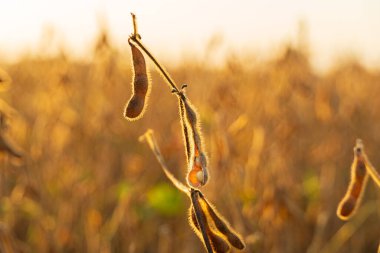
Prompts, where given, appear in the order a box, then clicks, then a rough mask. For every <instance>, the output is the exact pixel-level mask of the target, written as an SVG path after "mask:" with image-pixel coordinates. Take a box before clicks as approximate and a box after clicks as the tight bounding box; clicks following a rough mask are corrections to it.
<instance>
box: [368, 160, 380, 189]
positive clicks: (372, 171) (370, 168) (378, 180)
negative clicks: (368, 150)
mask: <svg viewBox="0 0 380 253" xmlns="http://www.w3.org/2000/svg"><path fill="white" fill-rule="evenodd" d="M366 168H367V172H368V174H369V175H370V176H371V178H372V179H373V181H375V183H376V184H377V186H378V187H379V188H380V175H379V173H378V172H377V171H376V169H375V168H374V167H373V166H372V164H371V163H370V161H369V160H368V159H367V166H366Z"/></svg>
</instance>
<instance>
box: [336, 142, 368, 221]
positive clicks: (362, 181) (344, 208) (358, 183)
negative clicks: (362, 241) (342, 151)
mask: <svg viewBox="0 0 380 253" xmlns="http://www.w3.org/2000/svg"><path fill="white" fill-rule="evenodd" d="M354 154H355V157H354V161H353V163H352V166H351V180H350V183H349V186H348V188H347V192H346V194H345V196H344V197H343V199H342V200H341V202H340V203H339V205H338V209H337V215H338V217H339V218H340V219H342V220H348V219H350V218H351V217H352V216H353V215H354V213H355V211H356V210H357V208H358V206H359V205H360V202H361V199H362V196H363V192H364V190H365V186H366V184H367V181H368V173H367V168H366V161H365V156H364V155H363V147H362V144H361V141H358V142H357V144H356V146H355V148H354Z"/></svg>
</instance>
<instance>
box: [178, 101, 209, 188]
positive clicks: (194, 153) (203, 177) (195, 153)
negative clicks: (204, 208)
mask: <svg viewBox="0 0 380 253" xmlns="http://www.w3.org/2000/svg"><path fill="white" fill-rule="evenodd" d="M181 100H182V101H183V105H184V110H185V114H186V124H187V125H188V128H189V129H190V130H191V137H192V138H191V139H192V143H191V149H192V150H191V154H190V159H189V168H188V174H187V177H186V178H187V182H188V184H189V185H190V186H191V187H195V188H199V187H201V186H203V185H205V184H206V183H207V181H208V179H209V174H208V170H207V156H206V154H205V153H204V152H203V151H202V146H203V142H202V136H201V130H200V127H199V124H198V116H197V113H196V111H195V109H194V107H193V106H192V105H191V104H190V102H189V101H188V99H187V98H186V97H185V96H184V95H183V94H182V97H181Z"/></svg>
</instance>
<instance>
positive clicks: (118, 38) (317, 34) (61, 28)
mask: <svg viewBox="0 0 380 253" xmlns="http://www.w3.org/2000/svg"><path fill="white" fill-rule="evenodd" d="M0 3H1V4H0V10H1V12H0V57H1V58H3V59H12V57H13V59H14V55H22V54H23V53H25V52H30V51H32V52H33V51H36V50H38V49H41V48H43V49H45V48H47V46H46V45H42V46H41V36H42V34H43V31H44V30H45V31H46V30H47V29H46V28H50V29H51V28H54V29H53V30H54V34H55V37H56V41H62V43H65V45H66V48H68V49H70V52H72V53H73V54H75V55H79V56H84V55H86V54H87V53H88V52H89V45H90V43H93V40H94V38H95V37H96V34H97V33H98V28H99V17H104V18H105V20H106V24H107V27H108V28H109V30H110V33H111V36H112V39H113V40H114V42H115V43H116V45H117V46H118V47H120V48H123V46H125V50H128V48H127V46H126V45H127V44H126V41H127V39H128V35H129V34H130V33H131V31H132V27H131V18H130V12H134V13H135V14H136V15H137V17H138V21H139V32H140V33H141V34H142V36H143V41H144V42H145V44H147V45H148V46H149V48H150V49H151V50H152V51H153V52H159V53H156V54H158V56H159V57H167V58H168V59H174V60H177V61H178V60H180V59H181V58H182V57H183V56H184V55H191V54H193V53H195V54H196V53H197V52H202V53H203V50H204V49H205V48H206V43H205V42H206V41H207V40H209V39H210V38H211V37H212V36H213V35H215V34H218V35H219V36H222V37H223V44H222V47H223V49H225V50H230V51H233V52H235V53H241V52H243V51H244V50H247V49H248V50H249V51H252V53H256V54H258V55H259V56H260V57H264V58H265V56H266V55H270V54H271V52H273V51H274V50H278V49H279V48H280V47H281V46H282V45H283V44H284V42H286V43H295V42H296V40H297V31H298V24H299V21H300V20H303V21H304V22H305V23H306V24H307V26H308V28H309V42H310V47H311V55H312V59H313V63H314V64H315V65H316V66H317V67H318V68H322V69H323V68H324V67H326V66H330V65H331V64H333V63H334V60H336V59H337V58H339V57H341V56H342V55H345V54H349V55H357V56H359V57H360V58H361V59H362V60H363V62H364V63H365V64H366V65H368V66H375V67H377V68H378V67H379V66H380V1H379V0H313V1H312V0H265V1H264V0H218V1H216V0H208V1H206V0H191V1H180V0H130V1H128V0H124V1H122V0H108V1H107V0H93V1H90V0H65V1H58V0H13V1H11V0H1V1H0ZM56 41H55V43H56ZM58 44H59V43H58Z"/></svg>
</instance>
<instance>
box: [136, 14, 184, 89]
mask: <svg viewBox="0 0 380 253" xmlns="http://www.w3.org/2000/svg"><path fill="white" fill-rule="evenodd" d="M131 15H132V22H133V34H132V35H131V36H130V37H129V39H130V40H132V41H133V42H134V43H136V44H137V45H138V46H139V47H140V48H141V49H142V50H143V51H144V52H145V54H146V55H147V56H148V57H149V58H150V59H151V61H152V62H153V63H154V65H156V67H157V68H158V70H159V71H160V72H161V74H162V75H163V76H164V79H165V80H166V81H167V83H168V84H169V86H170V87H171V88H172V90H174V91H175V92H176V93H179V92H180V91H179V89H178V88H177V85H176V84H175V82H174V80H173V79H172V78H171V77H170V75H169V73H168V72H167V71H166V70H165V68H164V67H163V66H162V65H161V64H160V63H159V62H158V61H157V59H156V58H155V57H154V56H153V55H152V53H151V52H150V51H149V50H148V49H147V47H145V46H144V44H143V43H142V42H141V40H140V35H139V34H138V33H137V21H136V15H135V14H133V13H131Z"/></svg>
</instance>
